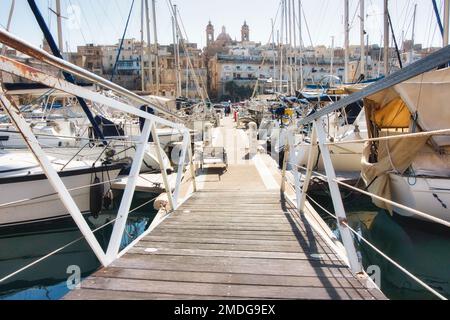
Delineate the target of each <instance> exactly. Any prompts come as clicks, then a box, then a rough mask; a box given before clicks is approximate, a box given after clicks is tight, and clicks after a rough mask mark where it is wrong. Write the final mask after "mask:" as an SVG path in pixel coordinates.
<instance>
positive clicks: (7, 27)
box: [2, 0, 16, 56]
mask: <svg viewBox="0 0 450 320" xmlns="http://www.w3.org/2000/svg"><path fill="white" fill-rule="evenodd" d="M15 5H16V0H12V2H11V8H10V9H9V15H8V22H7V23H6V31H9V29H10V28H11V22H12V17H13V14H14V7H15ZM5 53H6V45H3V47H2V55H3V56H4V55H5Z"/></svg>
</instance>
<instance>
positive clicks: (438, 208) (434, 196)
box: [390, 174, 450, 222]
mask: <svg viewBox="0 0 450 320" xmlns="http://www.w3.org/2000/svg"><path fill="white" fill-rule="evenodd" d="M390 180H391V191H392V201H394V202H397V203H400V204H403V205H405V206H407V207H410V208H413V209H416V210H418V211H421V212H423V213H426V214H429V215H431V216H433V217H435V218H439V219H442V220H445V221H449V222H450V180H449V179H443V178H424V177H405V176H401V175H396V174H390ZM394 212H395V213H397V214H399V215H401V216H405V217H411V218H415V219H420V220H427V219H426V218H423V217H421V216H418V215H416V214H413V213H411V212H409V211H406V210H403V209H400V208H394ZM428 221H429V220H428Z"/></svg>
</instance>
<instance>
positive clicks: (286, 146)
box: [281, 133, 290, 193]
mask: <svg viewBox="0 0 450 320" xmlns="http://www.w3.org/2000/svg"><path fill="white" fill-rule="evenodd" d="M286 134H287V135H288V133H286ZM283 152H284V158H283V169H282V173H281V192H283V193H284V192H286V171H287V165H288V161H289V154H290V150H289V143H288V139H286V143H285V144H284V151H283Z"/></svg>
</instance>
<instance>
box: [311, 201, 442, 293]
mask: <svg viewBox="0 0 450 320" xmlns="http://www.w3.org/2000/svg"><path fill="white" fill-rule="evenodd" d="M307 197H308V199H309V200H311V201H312V202H313V203H314V204H315V205H317V206H318V207H319V208H320V209H322V210H323V211H324V212H325V213H327V214H328V215H330V216H331V217H333V218H335V219H337V217H336V215H334V214H332V213H331V212H330V211H328V210H327V209H325V208H324V207H323V206H321V205H320V204H319V203H318V202H317V201H315V200H314V199H313V198H311V197H310V196H308V195H307ZM341 223H342V224H343V225H344V226H346V227H347V228H348V229H349V230H350V231H351V232H352V233H353V234H355V235H356V236H357V237H358V239H359V240H362V241H363V242H364V243H366V244H367V245H368V246H369V247H371V248H372V249H373V250H375V251H376V252H377V253H378V254H380V255H381V256H382V257H383V258H385V259H386V260H388V261H389V262H390V263H392V264H393V265H394V266H395V267H397V268H398V269H399V270H400V271H402V272H403V273H405V274H406V275H407V276H409V277H410V278H411V279H413V280H414V281H416V282H417V283H418V284H420V285H421V286H423V287H424V288H425V289H427V290H428V291H430V292H431V293H433V294H434V295H435V296H437V297H438V298H439V299H441V300H447V298H446V297H444V296H443V295H441V294H440V293H439V292H437V291H436V290H434V289H433V288H431V287H430V286H429V285H427V284H426V283H425V282H423V281H422V280H420V279H419V278H418V277H416V276H415V275H414V274H412V273H411V272H409V271H408V270H407V269H405V268H404V267H402V266H401V265H400V264H399V263H397V262H396V261H395V260H393V259H392V258H390V257H389V256H388V255H386V254H384V253H383V252H382V251H381V250H380V249H378V248H377V247H376V246H374V245H373V244H372V243H370V242H369V241H368V240H366V239H365V238H364V237H363V236H362V235H361V234H359V233H358V232H357V231H356V230H354V229H353V228H352V227H350V226H349V225H348V223H347V222H345V221H344V222H341Z"/></svg>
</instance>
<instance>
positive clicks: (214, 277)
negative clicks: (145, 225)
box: [66, 189, 384, 299]
mask: <svg viewBox="0 0 450 320" xmlns="http://www.w3.org/2000/svg"><path fill="white" fill-rule="evenodd" d="M247 190H248V189H247ZM66 299H384V296H383V295H382V294H381V293H380V292H379V291H378V290H368V289H366V288H364V284H363V283H362V282H361V281H360V280H358V279H357V278H355V277H354V276H353V275H352V274H351V272H350V270H349V269H348V267H347V266H346V265H345V264H344V263H343V262H342V261H341V259H340V258H339V257H338V256H337V255H336V254H335V253H334V252H333V250H332V249H331V247H330V246H328V245H327V242H326V241H324V240H323V239H322V238H320V236H319V235H318V234H317V233H316V232H315V231H313V230H312V229H311V227H310V226H309V224H308V223H307V222H306V221H304V220H302V219H301V218H299V217H298V216H297V215H296V214H295V212H294V210H293V209H292V208H291V207H290V206H289V205H288V204H287V203H285V202H284V201H283V199H280V193H279V192H273V191H264V190H258V191H242V190H240V191H239V192H237V190H224V189H222V190H204V191H200V192H198V193H196V194H195V195H193V196H192V197H191V198H190V199H189V200H188V201H187V202H186V203H185V204H184V205H183V206H182V207H181V208H179V210H177V211H176V212H174V213H173V214H172V215H171V216H170V217H169V218H168V219H166V220H165V221H164V222H163V223H162V224H161V225H160V226H158V227H157V228H156V229H155V230H154V231H153V232H152V233H151V234H150V235H148V236H147V237H145V238H144V239H143V240H142V241H140V242H139V243H138V244H137V245H136V246H135V247H134V248H133V249H131V251H129V252H128V253H127V254H126V255H124V256H123V257H122V258H120V259H119V260H117V261H116V262H115V263H114V264H113V265H112V266H110V267H108V268H106V269H102V270H100V271H98V272H97V273H95V274H94V275H93V276H91V277H89V278H88V279H87V280H85V281H84V282H83V283H82V289H79V290H75V291H73V292H71V293H70V294H68V295H67V296H66Z"/></svg>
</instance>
